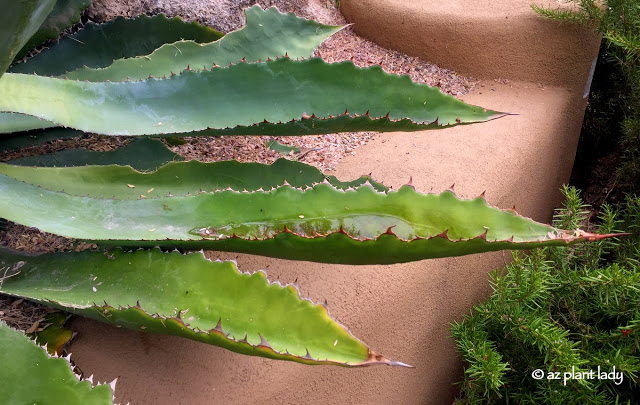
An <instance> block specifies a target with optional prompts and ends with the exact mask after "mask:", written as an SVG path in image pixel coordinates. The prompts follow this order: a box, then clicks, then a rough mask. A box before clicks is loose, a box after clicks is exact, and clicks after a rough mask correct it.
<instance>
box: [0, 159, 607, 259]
mask: <svg viewBox="0 0 640 405" xmlns="http://www.w3.org/2000/svg"><path fill="white" fill-rule="evenodd" d="M25 169H28V168H25ZM61 170H62V169H61ZM103 173H106V174H107V176H106V178H105V180H104V181H103V182H100V181H97V183H98V184H100V183H104V182H110V181H111V180H112V178H111V176H110V175H109V172H108V171H103ZM93 174H96V172H93ZM61 177H62V176H61ZM114 186H119V187H120V188H121V189H125V188H131V187H132V186H136V185H135V184H129V183H122V184H114ZM149 186H151V184H149V185H145V188H146V187H149ZM110 187H112V186H110ZM152 188H153V187H152ZM89 191H90V190H87V192H89ZM143 191H144V188H143ZM141 194H142V193H141ZM15 201H20V202H21V204H20V205H17V204H16V203H15ZM0 217H2V218H5V219H8V220H11V221H14V222H17V223H20V224H23V225H26V226H31V227H37V228H39V229H41V230H43V231H46V232H52V233H55V234H59V235H62V236H66V237H71V238H78V239H85V240H91V241H94V242H97V243H105V244H115V245H120V246H161V247H165V248H173V247H179V248H189V249H193V248H211V249H214V250H227V251H237V252H248V253H255V254H261V255H265V256H274V257H282V258H288V259H295V260H311V261H321V262H330V263H348V264H375V263H396V262H406V261H412V260H421V259H426V258H434V257H443V256H458V255H464V254H469V253H478V252H483V251H491V250H501V249H528V248H533V247H539V246H545V245H564V244H568V243H575V242H581V241H586V240H596V239H599V238H604V237H607V236H608V235H593V234H589V233H585V232H583V231H561V230H558V229H554V228H552V227H551V226H548V225H544V224H540V223H537V222H534V221H532V220H530V219H527V218H524V217H521V216H518V215H517V214H515V213H514V212H510V211H501V210H499V209H496V208H493V207H490V206H489V205H488V204H487V203H486V201H485V200H484V199H483V198H480V197H479V198H476V199H474V200H461V199H459V198H457V197H456V196H455V194H453V193H452V192H448V191H447V192H444V193H442V194H439V195H436V194H427V195H424V194H419V193H417V192H416V191H415V190H414V189H413V188H412V187H410V186H403V187H401V188H400V189H399V190H398V191H389V192H386V193H385V192H379V191H376V190H374V189H373V187H371V186H370V185H368V184H367V183H365V184H364V185H361V186H359V187H357V189H352V190H346V191H344V190H339V189H336V188H334V187H333V186H332V185H330V184H316V185H314V186H313V187H311V188H306V189H304V190H302V189H296V188H292V187H291V186H289V185H288V184H287V185H282V186H280V187H277V188H275V189H272V190H268V191H254V192H243V191H235V190H232V189H229V190H224V191H217V192H202V193H197V195H190V196H164V197H158V198H141V199H137V200H118V199H99V198H93V197H88V196H75V195H70V194H67V193H64V192H59V191H50V190H46V189H44V188H42V187H38V186H36V185H33V184H28V183H24V182H22V181H20V180H16V179H14V178H12V177H8V176H6V175H2V176H0Z"/></svg>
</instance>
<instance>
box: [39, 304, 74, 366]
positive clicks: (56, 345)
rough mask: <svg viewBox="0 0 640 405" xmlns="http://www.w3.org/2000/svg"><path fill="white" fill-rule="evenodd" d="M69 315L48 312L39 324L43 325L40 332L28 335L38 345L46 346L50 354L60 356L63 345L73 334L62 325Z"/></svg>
mask: <svg viewBox="0 0 640 405" xmlns="http://www.w3.org/2000/svg"><path fill="white" fill-rule="evenodd" d="M69 317H70V315H67V314H65V313H62V312H53V313H50V314H48V315H47V316H46V317H45V318H44V319H43V321H42V322H41V324H40V327H44V329H43V330H41V331H40V332H34V333H29V334H28V336H29V337H31V338H32V339H35V341H36V343H38V344H39V345H40V346H42V347H46V348H47V352H49V354H50V355H52V356H53V355H57V356H61V355H62V348H63V346H64V345H66V344H67V343H68V342H69V341H70V340H71V338H72V337H73V335H74V333H73V331H72V330H71V329H67V328H65V327H64V326H63V325H64V323H65V322H66V321H67V319H68V318H69Z"/></svg>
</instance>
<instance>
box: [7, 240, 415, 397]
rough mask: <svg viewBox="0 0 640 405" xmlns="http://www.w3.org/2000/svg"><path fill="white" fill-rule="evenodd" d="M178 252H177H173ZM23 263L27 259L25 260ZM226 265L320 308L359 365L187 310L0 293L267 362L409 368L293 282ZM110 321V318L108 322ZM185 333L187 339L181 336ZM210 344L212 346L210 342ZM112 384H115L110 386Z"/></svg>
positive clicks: (26, 254)
mask: <svg viewBox="0 0 640 405" xmlns="http://www.w3.org/2000/svg"><path fill="white" fill-rule="evenodd" d="M0 250H3V251H6V252H9V253H11V254H12V255H14V256H16V258H19V257H20V256H22V257H33V256H47V255H49V256H52V255H55V253H54V254H31V253H24V252H19V251H15V250H13V249H9V248H5V247H0ZM120 250H121V251H123V252H124V253H127V251H124V250H123V249H120ZM141 250H145V249H137V251H141ZM131 252H133V250H131V251H129V253H131ZM169 253H171V252H165V254H169ZM175 253H178V252H175ZM63 254H66V255H71V254H73V253H63ZM95 254H100V253H99V252H96V253H95ZM105 254H107V255H108V252H105ZM179 254H180V255H181V256H187V255H198V256H199V258H200V259H201V260H202V261H203V263H205V264H206V263H223V261H221V260H211V259H209V258H208V257H206V255H205V253H204V251H203V250H201V251H199V252H191V253H179ZM25 260H27V259H25ZM226 262H229V263H232V264H233V268H234V269H235V271H237V272H238V273H240V274H244V275H249V276H252V275H255V274H256V273H258V274H259V275H260V276H261V278H262V279H263V280H264V282H265V283H266V285H267V286H272V285H274V284H275V285H277V286H278V287H279V288H281V289H291V290H293V292H294V293H295V294H296V296H297V298H298V299H299V300H301V301H307V302H309V303H310V304H311V305H312V306H313V307H316V308H320V310H321V311H322V312H324V314H325V315H326V316H327V317H328V318H329V319H331V321H332V322H334V323H335V324H336V325H337V326H338V327H339V328H341V329H343V330H344V331H345V332H346V333H348V334H349V335H350V336H351V337H352V338H353V339H354V340H355V341H357V342H359V343H360V344H362V345H363V346H364V347H365V348H366V349H367V358H366V359H365V360H364V361H362V362H358V363H355V362H340V361H336V360H329V359H318V358H314V357H313V356H312V354H311V353H309V350H308V349H306V354H305V355H304V356H300V355H295V354H291V353H289V352H288V351H287V350H285V351H284V352H279V351H276V350H274V349H273V348H272V347H271V345H270V344H269V342H268V341H267V340H266V339H265V338H264V337H263V336H262V335H260V334H258V335H259V337H260V340H261V341H260V343H258V344H255V345H254V344H251V343H250V342H249V341H248V340H247V336H246V335H245V337H244V338H243V339H236V338H233V337H231V336H230V333H228V332H225V331H224V330H223V328H222V318H219V319H218V322H217V325H216V326H215V327H214V328H212V329H210V330H208V331H205V330H202V329H200V328H198V327H195V328H192V327H191V326H190V325H189V323H187V322H186V321H185V320H184V319H183V318H182V313H183V312H184V313H186V312H187V311H188V309H187V308H185V309H176V310H175V312H176V315H175V316H167V315H162V314H159V313H150V312H148V311H146V310H145V309H144V308H143V307H142V306H141V305H140V302H139V301H138V302H137V303H136V305H134V306H130V305H127V306H126V307H125V306H121V305H118V306H117V307H114V306H112V305H110V304H109V303H107V302H103V303H102V304H98V303H95V302H94V303H93V304H92V305H78V304H73V303H65V302H61V301H56V300H49V299H39V298H36V297H30V296H28V295H25V294H21V295H15V294H13V293H12V292H11V291H10V290H5V291H2V293H3V294H7V295H11V296H19V297H22V298H25V299H28V300H31V301H34V302H38V303H41V304H44V305H48V306H52V307H55V308H60V309H62V310H66V311H71V312H72V313H76V312H77V313H79V314H81V315H84V316H87V317H89V318H91V319H95V320H98V321H101V322H106V323H109V324H113V325H115V326H116V327H126V328H128V329H133V330H138V331H144V330H145V329H147V328H149V329H152V328H154V326H155V325H154V324H157V321H160V323H161V324H162V326H163V327H164V331H163V332H157V333H161V334H166V335H173V336H181V337H188V338H189V339H192V340H196V341H200V342H202V343H209V344H213V345H215V346H219V347H222V348H224V349H227V350H230V351H233V352H236V353H240V354H245V355H250V356H259V357H266V358H270V359H276V360H287V361H293V362H297V363H303V364H307V365H336V366H343V367H364V366H372V365H381V364H382V365H389V366H400V367H407V368H413V366H410V365H408V364H406V363H403V362H400V361H395V360H390V359H388V358H386V357H384V356H381V355H380V354H377V353H375V352H373V351H372V350H371V349H370V348H369V347H368V346H367V345H365V344H364V343H362V341H361V340H360V339H358V338H356V337H355V336H354V335H353V334H352V333H351V331H350V330H349V329H348V328H347V327H345V326H344V325H342V324H341V323H339V322H338V321H336V320H335V319H334V318H333V317H332V316H331V314H330V312H329V309H328V308H327V306H326V305H325V304H318V303H315V302H314V301H312V300H311V299H309V298H303V297H302V296H301V294H300V289H299V287H298V286H297V284H295V283H288V284H282V283H281V282H280V280H277V281H271V280H269V278H268V275H267V272H266V270H264V269H262V270H257V271H255V272H243V271H241V270H240V269H239V268H238V266H237V262H236V261H235V260H230V261H226ZM21 263H24V262H20V261H18V262H16V265H18V268H19V265H20V264H21ZM16 265H14V267H16ZM119 316H122V318H119ZM132 317H136V328H135V329H134V328H131V327H130V325H131V321H130V319H131V318H132ZM111 318H113V319H111ZM120 319H122V320H123V322H122V323H121V322H120ZM185 333H186V334H187V335H188V336H185ZM212 342H213V343H212ZM113 384H114V385H115V382H114V383H113Z"/></svg>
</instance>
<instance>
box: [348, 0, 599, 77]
mask: <svg viewBox="0 0 640 405" xmlns="http://www.w3.org/2000/svg"><path fill="white" fill-rule="evenodd" d="M340 3H341V9H340V10H341V11H342V13H343V14H344V15H345V17H346V18H347V20H348V21H349V22H350V23H353V24H354V25H353V29H354V30H355V31H356V32H357V33H358V34H360V35H362V36H364V37H366V38H369V39H371V40H372V41H374V42H377V43H379V44H380V45H382V46H384V47H387V48H392V49H397V50H400V51H402V52H405V53H407V54H409V55H413V56H419V57H422V58H424V59H425V60H428V61H430V62H433V63H436V64H437V65H439V66H441V67H446V68H450V69H453V70H455V71H457V72H460V73H462V74H468V75H472V76H475V77H478V78H484V79H495V78H507V79H511V80H520V81H529V82H534V83H543V84H549V85H554V86H575V85H577V84H582V81H583V78H584V77H585V76H586V75H587V73H588V72H589V69H590V66H591V62H592V61H593V59H594V58H595V56H596V55H597V52H598V46H597V44H598V43H599V38H600V37H599V34H598V33H596V32H595V31H594V30H593V29H587V28H582V27H578V26H575V25H571V24H563V25H559V24H558V23H557V22H554V21H551V20H547V19H545V18H542V17H540V16H538V15H537V14H536V13H535V12H534V11H533V10H532V9H531V7H530V4H531V3H532V1H521V0H512V1H510V0H498V1H493V0H492V1H482V0H474V1H469V0H452V1H436V0H412V1H406V0H341V2H340ZM533 3H539V4H541V5H542V4H544V5H547V6H549V7H550V8H557V7H558V6H559V5H562V4H564V7H565V8H566V7H568V5H570V4H571V3H569V2H562V3H558V2H555V3H549V2H543V1H540V2H533ZM545 3H546V4H545Z"/></svg>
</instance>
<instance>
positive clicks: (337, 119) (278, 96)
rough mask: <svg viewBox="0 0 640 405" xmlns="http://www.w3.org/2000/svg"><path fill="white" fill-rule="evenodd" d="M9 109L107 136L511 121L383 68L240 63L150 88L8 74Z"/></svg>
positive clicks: (3, 87) (0, 86)
mask: <svg viewBox="0 0 640 405" xmlns="http://www.w3.org/2000/svg"><path fill="white" fill-rule="evenodd" d="M0 110H2V111H7V112H19V113H24V114H29V115H33V116H36V117H38V118H43V119H46V120H48V121H53V122H56V123H58V124H60V125H63V126H66V127H70V128H75V129H79V130H82V131H87V132H94V133H100V134H108V135H151V134H173V133H176V134H181V135H213V134H216V133H224V132H225V130H226V129H229V128H231V129H232V130H233V131H235V132H236V133H245V134H255V133H259V132H260V130H261V127H260V123H262V122H263V121H267V122H271V123H279V122H282V123H285V124H281V125H280V128H281V130H282V134H284V135H291V134H298V133H322V132H326V131H327V130H334V129H335V125H336V123H338V124H341V125H347V126H348V127H349V128H350V129H353V127H360V126H361V129H362V130H367V129H374V130H375V129H380V128H383V129H384V130H386V131H389V130H398V131H400V130H402V131H406V130H418V129H426V128H441V127H445V126H451V125H456V124H459V123H472V122H479V121H480V122H481V121H487V120H490V119H493V118H496V117H500V116H502V115H504V114H502V113H498V112H496V111H488V110H485V109H483V108H481V107H475V106H470V105H468V104H465V103H463V102H462V101H459V100H457V99H455V98H453V97H451V96H448V95H445V94H443V93H441V92H440V90H438V89H437V88H433V87H429V86H426V85H423V84H417V83H413V82H412V81H411V79H409V77H408V76H394V75H390V74H387V73H385V72H383V71H382V69H381V68H380V67H379V66H374V67H371V68H358V67H356V66H354V65H353V63H351V62H348V61H347V62H342V63H335V64H328V63H325V62H324V61H322V60H321V59H317V58H314V59H309V60H305V61H298V62H296V61H292V60H290V59H288V58H282V59H279V60H275V61H270V62H263V63H240V64H237V65H233V66H232V67H229V68H217V69H212V70H210V71H203V72H194V71H185V72H183V73H182V74H180V75H175V76H173V77H170V78H167V79H150V80H145V81H141V82H120V83H91V82H80V81H73V80H63V79H55V78H46V77H40V76H33V75H23V74H12V73H7V74H6V75H5V76H4V77H2V78H1V79H0ZM346 110H348V111H346ZM356 116H358V117H357V118H356ZM373 117H376V118H373ZM345 123H346V124H345ZM275 125H276V126H277V125H278V124H275ZM197 131H200V132H197Z"/></svg>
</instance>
